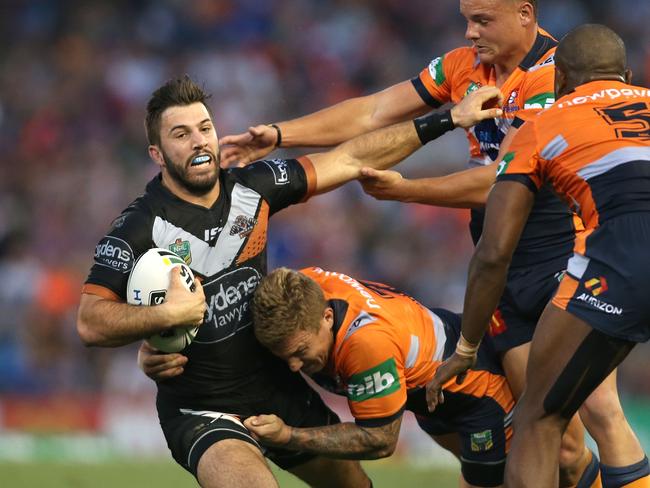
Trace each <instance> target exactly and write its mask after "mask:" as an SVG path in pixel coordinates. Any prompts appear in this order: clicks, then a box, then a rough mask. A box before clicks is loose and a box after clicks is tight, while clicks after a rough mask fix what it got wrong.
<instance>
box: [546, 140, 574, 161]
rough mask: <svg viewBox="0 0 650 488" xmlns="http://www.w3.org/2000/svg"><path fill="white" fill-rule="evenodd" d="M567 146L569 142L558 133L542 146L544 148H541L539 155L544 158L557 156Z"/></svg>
mask: <svg viewBox="0 0 650 488" xmlns="http://www.w3.org/2000/svg"><path fill="white" fill-rule="evenodd" d="M568 147H569V143H568V142H567V141H566V139H565V138H564V137H562V134H558V135H557V136H555V137H554V138H553V139H551V141H550V142H549V143H548V144H547V145H546V146H544V149H542V150H541V152H540V156H542V157H543V158H544V159H546V160H549V159H553V158H556V157H558V156H559V155H560V154H562V153H563V152H564V151H565V150H566V149H567V148H568Z"/></svg>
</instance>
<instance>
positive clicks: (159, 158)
mask: <svg viewBox="0 0 650 488" xmlns="http://www.w3.org/2000/svg"><path fill="white" fill-rule="evenodd" d="M148 150H149V157H150V158H151V159H152V160H153V162H154V163H156V164H157V165H158V166H160V167H161V168H162V167H163V166H164V165H165V158H163V155H162V151H161V150H160V148H159V147H158V146H156V145H155V144H150V145H149V148H148Z"/></svg>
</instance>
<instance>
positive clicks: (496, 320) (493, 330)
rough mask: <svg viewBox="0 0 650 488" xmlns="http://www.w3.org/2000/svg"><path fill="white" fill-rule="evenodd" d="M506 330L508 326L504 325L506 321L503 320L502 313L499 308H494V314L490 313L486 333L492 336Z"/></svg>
mask: <svg viewBox="0 0 650 488" xmlns="http://www.w3.org/2000/svg"><path fill="white" fill-rule="evenodd" d="M506 330H508V326H507V325H506V321H505V320H503V315H502V314H501V310H496V311H495V312H494V314H492V319H491V320H490V328H489V329H488V333H489V334H490V335H491V336H492V337H494V336H497V335H499V334H503V333H504V332H505V331H506Z"/></svg>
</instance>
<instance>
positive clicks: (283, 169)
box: [264, 159, 289, 185]
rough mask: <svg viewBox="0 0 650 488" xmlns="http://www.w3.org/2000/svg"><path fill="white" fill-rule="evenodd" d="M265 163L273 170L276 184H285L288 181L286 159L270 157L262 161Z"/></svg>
mask: <svg viewBox="0 0 650 488" xmlns="http://www.w3.org/2000/svg"><path fill="white" fill-rule="evenodd" d="M264 162H265V163H266V165H267V166H268V167H269V168H271V171H273V177H274V178H275V184H276V185H286V184H288V183H289V172H288V171H287V161H286V159H271V160H270V161H264Z"/></svg>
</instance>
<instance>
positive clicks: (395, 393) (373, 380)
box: [337, 318, 407, 421]
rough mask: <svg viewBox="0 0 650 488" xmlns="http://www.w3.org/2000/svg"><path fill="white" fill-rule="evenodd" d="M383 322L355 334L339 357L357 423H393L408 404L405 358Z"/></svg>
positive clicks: (338, 362)
mask: <svg viewBox="0 0 650 488" xmlns="http://www.w3.org/2000/svg"><path fill="white" fill-rule="evenodd" d="M383 320H384V319H382V318H377V319H376V322H375V324H374V325H375V326H374V327H366V328H365V329H364V330H360V331H359V332H358V333H356V334H354V335H352V336H351V337H350V338H349V339H348V340H347V341H346V342H345V344H344V345H343V347H342V348H341V349H340V351H339V354H338V358H337V365H338V367H337V371H338V374H339V375H340V378H341V380H342V381H343V382H344V384H345V385H346V395H347V398H348V405H349V407H350V411H351V412H352V415H353V416H354V418H355V419H357V420H369V419H374V420H379V419H381V420H386V421H388V420H392V419H393V418H394V416H395V415H396V414H398V415H399V414H400V413H401V412H402V409H403V407H404V404H405V403H406V391H407V389H406V377H405V372H404V361H403V359H404V356H403V354H402V351H401V350H400V347H399V345H398V341H396V340H395V337H391V336H392V334H391V332H390V326H389V324H382V323H381V322H382V321H383ZM387 325H388V326H387Z"/></svg>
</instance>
